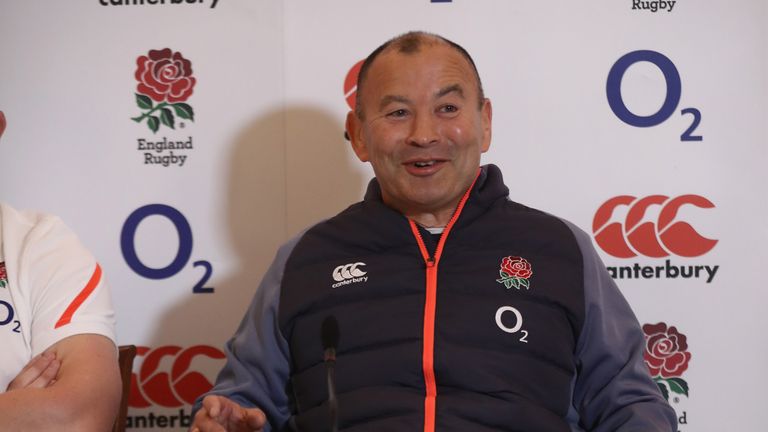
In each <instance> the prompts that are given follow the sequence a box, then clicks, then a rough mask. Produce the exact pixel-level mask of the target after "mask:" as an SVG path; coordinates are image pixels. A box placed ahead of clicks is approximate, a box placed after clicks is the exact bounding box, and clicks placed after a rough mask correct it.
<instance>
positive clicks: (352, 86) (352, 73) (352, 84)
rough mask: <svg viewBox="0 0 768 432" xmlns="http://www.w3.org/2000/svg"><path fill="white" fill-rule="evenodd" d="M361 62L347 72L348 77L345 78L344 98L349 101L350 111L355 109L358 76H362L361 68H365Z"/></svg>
mask: <svg viewBox="0 0 768 432" xmlns="http://www.w3.org/2000/svg"><path fill="white" fill-rule="evenodd" d="M364 61H365V60H360V61H359V62H357V63H355V65H354V66H352V69H350V70H349V72H347V76H346V77H345V78H344V98H345V99H346V100H347V105H349V109H351V110H354V109H355V97H357V76H358V75H360V68H361V67H363V62H364Z"/></svg>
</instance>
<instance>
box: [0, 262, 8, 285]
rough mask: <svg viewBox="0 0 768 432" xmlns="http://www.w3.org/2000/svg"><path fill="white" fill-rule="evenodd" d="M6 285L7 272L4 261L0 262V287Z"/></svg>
mask: <svg viewBox="0 0 768 432" xmlns="http://www.w3.org/2000/svg"><path fill="white" fill-rule="evenodd" d="M7 286H8V273H6V271H5V262H0V288H5V287H7Z"/></svg>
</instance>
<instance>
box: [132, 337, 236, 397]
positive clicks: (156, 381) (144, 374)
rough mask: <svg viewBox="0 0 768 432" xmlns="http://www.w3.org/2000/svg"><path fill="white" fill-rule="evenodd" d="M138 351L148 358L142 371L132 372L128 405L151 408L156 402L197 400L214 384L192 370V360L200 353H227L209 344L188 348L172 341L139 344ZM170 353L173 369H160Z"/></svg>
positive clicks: (219, 355) (214, 356) (213, 356)
mask: <svg viewBox="0 0 768 432" xmlns="http://www.w3.org/2000/svg"><path fill="white" fill-rule="evenodd" d="M136 355H137V357H144V361H143V362H142V364H141V368H140V369H139V373H138V374H136V373H131V393H130V395H129V397H128V406H130V407H132V408H147V407H150V406H152V405H153V404H154V405H160V406H163V407H166V408H178V407H181V406H184V405H186V404H188V405H191V404H193V403H195V399H197V398H198V397H199V396H200V395H201V394H203V393H205V392H207V391H209V390H210V389H211V388H213V384H211V382H210V381H208V379H207V378H206V377H205V376H204V375H203V374H201V373H200V372H198V371H194V370H192V371H190V370H189V367H190V365H191V364H192V360H193V359H195V357H198V356H204V357H207V358H211V359H216V360H218V359H223V358H224V357H225V355H224V353H223V352H221V351H220V350H218V349H216V348H214V347H211V346H207V345H195V346H191V347H189V348H186V349H182V348H181V347H178V346H172V345H171V346H162V347H157V348H154V349H152V348H148V347H144V346H139V347H136ZM167 357H170V359H171V361H172V363H171V370H170V373H168V371H164V370H160V364H161V363H163V360H165V359H166V358H167ZM165 364H167V362H165Z"/></svg>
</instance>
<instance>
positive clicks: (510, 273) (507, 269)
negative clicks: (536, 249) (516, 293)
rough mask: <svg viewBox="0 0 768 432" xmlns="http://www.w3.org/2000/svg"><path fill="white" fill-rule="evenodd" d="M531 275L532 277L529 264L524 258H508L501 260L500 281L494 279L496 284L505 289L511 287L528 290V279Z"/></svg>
mask: <svg viewBox="0 0 768 432" xmlns="http://www.w3.org/2000/svg"><path fill="white" fill-rule="evenodd" d="M531 275H533V270H532V269H531V263H529V262H528V261H527V260H526V259H525V258H522V257H518V256H508V257H504V258H503V259H502V260H501V269H500V270H499V276H501V279H496V282H498V283H501V284H504V286H505V287H507V289H510V288H512V287H515V288H517V289H520V287H525V289H529V288H530V285H531V284H530V281H529V280H528V279H530V277H531Z"/></svg>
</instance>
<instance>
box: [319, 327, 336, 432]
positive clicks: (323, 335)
mask: <svg viewBox="0 0 768 432" xmlns="http://www.w3.org/2000/svg"><path fill="white" fill-rule="evenodd" d="M320 339H321V340H322V342H323V361H324V362H325V372H326V374H325V377H326V382H327V383H328V411H330V414H331V432H338V431H339V403H338V401H337V400H336V376H335V372H334V368H335V366H336V347H337V346H338V345H339V323H338V321H336V317H335V316H333V315H329V316H327V317H325V319H324V320H323V324H322V326H321V327H320Z"/></svg>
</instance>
